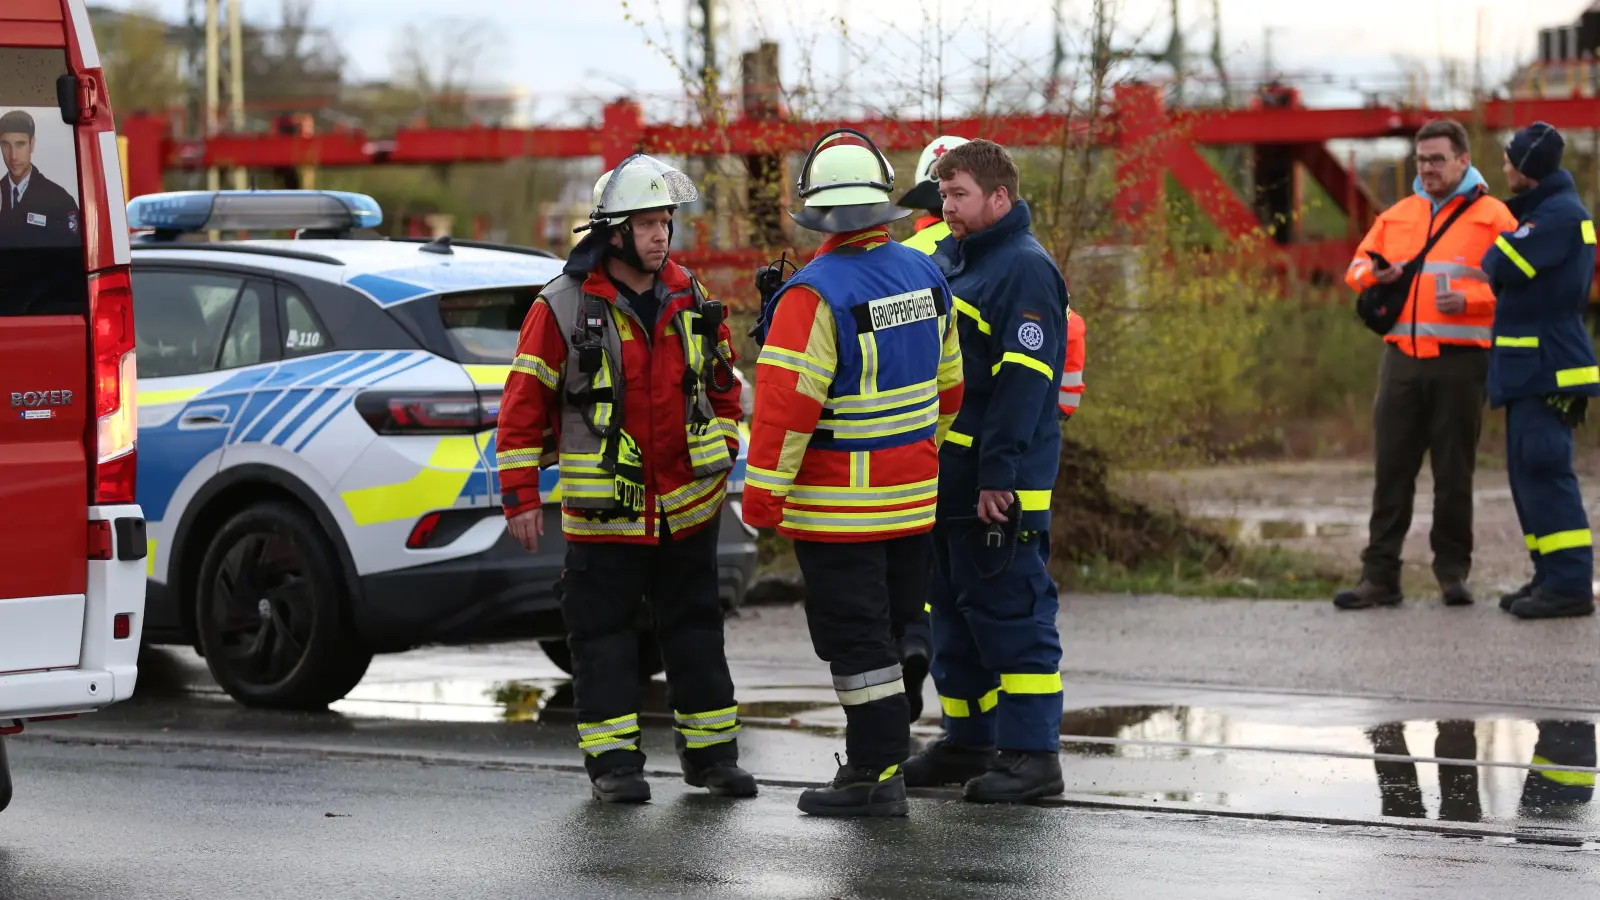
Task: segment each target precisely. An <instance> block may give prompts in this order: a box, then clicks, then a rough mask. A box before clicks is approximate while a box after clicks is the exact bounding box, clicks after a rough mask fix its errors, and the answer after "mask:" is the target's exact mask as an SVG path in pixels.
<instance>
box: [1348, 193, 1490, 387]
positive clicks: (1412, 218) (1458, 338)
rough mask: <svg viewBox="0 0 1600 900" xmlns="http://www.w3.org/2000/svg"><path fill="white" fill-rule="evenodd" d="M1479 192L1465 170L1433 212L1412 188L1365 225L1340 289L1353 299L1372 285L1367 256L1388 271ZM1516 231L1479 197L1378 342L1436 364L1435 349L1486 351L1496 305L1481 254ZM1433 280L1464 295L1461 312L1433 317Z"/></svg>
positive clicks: (1427, 263)
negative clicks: (1504, 234) (1352, 291)
mask: <svg viewBox="0 0 1600 900" xmlns="http://www.w3.org/2000/svg"><path fill="white" fill-rule="evenodd" d="M1482 187H1483V176H1482V175H1480V174H1479V173H1478V171H1477V170H1476V169H1468V170H1467V175H1466V177H1464V178H1463V179H1462V181H1461V185H1460V186H1459V187H1458V188H1457V189H1456V191H1455V193H1454V194H1452V195H1451V196H1450V198H1449V199H1448V200H1446V201H1445V202H1444V203H1442V204H1437V203H1435V201H1434V200H1433V199H1432V198H1431V197H1429V196H1428V195H1427V194H1426V193H1424V192H1423V191H1422V188H1421V183H1420V181H1419V182H1418V183H1417V186H1416V193H1414V194H1412V195H1411V196H1409V197H1406V198H1405V199H1404V200H1401V201H1400V202H1399V203H1396V204H1395V205H1393V206H1391V207H1389V208H1388V209H1386V210H1384V211H1383V213H1382V214H1381V215H1379V216H1378V219H1377V221H1376V222H1373V223H1372V230H1370V231H1368V232H1367V236H1366V237H1365V238H1364V239H1362V241H1361V245H1360V247H1358V248H1357V249H1356V255H1355V259H1354V260H1352V261H1351V263H1350V268H1349V269H1348V270H1346V272H1345V276H1344V280H1345V283H1346V284H1348V285H1350V287H1351V288H1353V289H1355V290H1356V291H1362V290H1365V289H1366V288H1369V287H1372V286H1373V285H1375V284H1377V283H1378V280H1377V278H1376V277H1375V276H1374V275H1373V274H1372V272H1373V264H1372V259H1371V258H1370V257H1369V256H1367V251H1369V250H1375V251H1377V252H1378V253H1379V254H1380V255H1382V256H1383V257H1384V259H1386V260H1388V261H1389V262H1390V263H1391V264H1393V265H1400V264H1402V263H1404V262H1406V261H1408V260H1410V259H1413V258H1415V257H1416V255H1417V253H1419V252H1420V251H1421V250H1422V247H1423V245H1425V244H1426V243H1427V242H1428V240H1429V238H1431V237H1432V236H1433V234H1434V233H1435V229H1437V228H1438V227H1439V226H1441V225H1443V224H1444V222H1445V220H1446V219H1448V218H1450V215H1451V213H1454V212H1455V211H1456V208H1457V207H1459V206H1460V205H1461V204H1463V203H1465V202H1466V198H1467V196H1468V194H1469V193H1470V192H1472V191H1475V190H1479V189H1481V188H1482ZM1516 227H1517V219H1516V217H1515V216H1513V215H1512V214H1511V211H1510V210H1509V209H1507V208H1506V205H1505V204H1504V203H1502V202H1500V201H1499V200H1497V199H1495V198H1494V197H1489V196H1485V197H1480V198H1479V199H1478V201H1477V202H1476V203H1474V204H1473V205H1472V207H1471V208H1469V209H1468V210H1467V211H1466V212H1465V213H1463V214H1462V215H1461V218H1459V219H1457V220H1456V221H1455V224H1453V225H1451V226H1450V230H1449V231H1447V232H1445V234H1444V236H1443V237H1440V238H1439V241H1438V243H1436V244H1434V245H1433V249H1432V250H1429V251H1428V258H1427V259H1426V260H1424V261H1423V266H1422V270H1421V272H1419V273H1418V274H1417V278H1416V280H1415V281H1414V282H1413V283H1412V287H1411V294H1410V296H1409V297H1407V298H1406V305H1405V308H1404V309H1402V310H1401V311H1400V318H1399V319H1398V320H1397V321H1396V322H1395V324H1394V327H1393V328H1391V329H1390V330H1389V333H1388V334H1387V335H1385V336H1384V340H1385V341H1387V342H1388V343H1391V344H1394V345H1395V346H1396V347H1397V348H1399V349H1400V351H1401V352H1403V353H1405V354H1406V355H1408V356H1413V357H1417V358H1419V359H1427V358H1431V357H1435V356H1438V355H1439V348H1440V346H1441V345H1453V346H1466V347H1482V348H1484V349H1488V348H1489V344H1490V340H1491V338H1492V337H1493V330H1494V302H1495V301H1494V291H1493V290H1491V289H1490V287H1489V277H1488V276H1487V275H1485V274H1484V272H1483V269H1482V268H1481V263H1482V261H1483V254H1484V253H1485V252H1487V251H1488V249H1489V248H1490V247H1492V246H1494V242H1495V238H1498V237H1499V236H1500V234H1501V232H1505V231H1511V230H1513V229H1515V228H1516ZM1439 276H1445V277H1447V278H1448V279H1449V286H1450V289H1451V290H1454V291H1458V292H1460V293H1462V294H1464V295H1466V298H1467V308H1466V309H1465V310H1463V311H1462V312H1460V313H1457V314H1454V315H1447V314H1445V313H1442V312H1440V311H1439V307H1438V303H1437V293H1438V291H1437V287H1436V279H1437V278H1438V277H1439Z"/></svg>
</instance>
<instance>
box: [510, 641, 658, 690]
mask: <svg viewBox="0 0 1600 900" xmlns="http://www.w3.org/2000/svg"><path fill="white" fill-rule="evenodd" d="M639 638H640V644H639V680H640V681H645V680H648V679H650V678H654V677H655V676H656V675H658V674H660V673H661V671H662V669H663V668H664V666H662V664H661V647H660V646H659V645H658V644H657V643H656V637H655V633H654V632H649V631H646V632H643V633H642V634H640V635H639ZM539 648H540V649H541V650H543V651H544V655H545V656H548V657H550V661H551V662H553V663H555V665H556V668H558V669H560V670H561V671H563V672H565V673H567V674H568V675H571V674H572V648H570V647H568V646H567V640H566V638H549V639H547V640H543V641H540V642H539Z"/></svg>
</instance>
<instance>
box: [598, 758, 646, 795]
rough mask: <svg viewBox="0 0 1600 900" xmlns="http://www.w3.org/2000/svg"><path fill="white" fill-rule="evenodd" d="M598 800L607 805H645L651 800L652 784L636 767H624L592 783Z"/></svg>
mask: <svg viewBox="0 0 1600 900" xmlns="http://www.w3.org/2000/svg"><path fill="white" fill-rule="evenodd" d="M590 787H591V790H592V791H593V793H594V797H595V799H596V800H604V801H605V802H607V803H645V802H648V801H649V800H650V782H648V781H645V780H644V771H643V770H641V769H639V768H638V767H636V766H622V767H620V768H616V769H612V770H611V771H609V772H602V773H600V774H599V775H596V776H595V777H594V780H593V781H592V782H590Z"/></svg>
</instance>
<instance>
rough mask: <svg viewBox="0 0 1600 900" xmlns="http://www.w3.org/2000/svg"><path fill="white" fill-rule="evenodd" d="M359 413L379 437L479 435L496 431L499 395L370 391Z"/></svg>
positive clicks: (360, 403) (364, 395) (359, 401)
mask: <svg viewBox="0 0 1600 900" xmlns="http://www.w3.org/2000/svg"><path fill="white" fill-rule="evenodd" d="M355 406H356V411H357V412H358V413H360V414H361V418H363V419H365V420H366V422H367V424H368V425H370V426H371V427H372V430H373V431H375V432H377V433H378V434H477V433H478V432H480V431H486V430H488V429H490V428H493V427H495V420H496V418H497V417H498V415H499V413H500V397H499V395H498V394H494V395H487V396H486V395H483V394H479V393H477V392H476V391H434V392H415V391H367V392H365V393H362V394H360V395H359V396H357V397H356V403H355Z"/></svg>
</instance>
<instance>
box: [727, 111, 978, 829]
mask: <svg viewBox="0 0 1600 900" xmlns="http://www.w3.org/2000/svg"><path fill="white" fill-rule="evenodd" d="M893 187H894V170H893V168H892V167H891V166H890V165H889V162H888V160H887V159H885V158H884V156H883V154H882V153H881V152H879V150H878V148H877V147H876V146H875V145H874V144H873V143H872V141H871V140H870V139H868V138H867V137H866V136H865V135H863V134H861V133H860V132H857V131H854V130H851V129H838V130H835V131H832V132H829V133H828V134H826V135H824V136H823V137H822V138H821V139H820V140H819V141H818V142H817V143H816V145H815V146H813V147H812V149H811V153H810V154H809V155H808V156H807V158H806V161H805V165H804V166H803V168H802V170H801V173H800V179H799V196H800V198H801V199H802V200H803V201H804V202H805V206H804V208H803V209H801V210H800V211H799V212H795V213H791V215H792V217H793V218H794V220H795V221H796V222H797V223H799V224H800V225H801V226H802V227H804V228H807V229H809V230H812V231H816V232H820V233H822V234H824V235H826V238H825V239H824V241H823V243H822V246H821V249H820V251H819V252H818V253H817V255H816V256H815V258H813V259H812V260H811V262H809V263H807V264H806V265H805V266H804V267H802V268H801V269H799V270H798V271H797V272H795V273H794V274H793V275H792V276H790V277H789V279H788V280H787V281H786V282H783V283H782V284H781V286H774V285H772V284H771V283H766V284H765V285H764V286H762V293H763V302H762V312H761V317H760V319H759V320H758V322H757V324H756V327H755V329H754V330H753V332H752V336H753V337H755V338H756V340H757V342H758V343H760V344H761V345H762V349H761V353H760V356H759V357H758V358H757V360H756V395H755V411H754V413H753V414H752V416H751V427H750V449H749V456H748V459H747V465H746V470H745V471H746V474H745V490H744V519H745V523H746V524H748V525H751V526H752V527H756V528H776V529H777V531H778V533H779V534H782V535H785V536H787V537H789V538H792V539H793V540H794V548H795V557H796V559H797V561H798V562H799V564H800V570H801V573H802V574H803V575H804V577H805V583H806V600H805V610H806V622H807V624H808V626H809V628H810V632H811V641H812V645H813V647H814V648H815V649H816V652H817V656H818V657H819V658H821V659H823V660H824V661H826V662H827V663H828V667H829V670H830V672H831V673H832V676H833V686H834V690H835V692H836V693H837V694H838V697H839V702H840V704H841V705H842V706H843V707H844V713H845V723H846V726H845V751H846V758H845V759H844V760H842V761H841V763H840V766H839V769H838V771H837V773H836V774H835V776H834V778H833V780H832V782H831V783H830V784H828V785H826V786H824V787H818V788H812V789H810V790H807V791H805V792H804V793H802V794H801V795H800V802H799V807H800V809H801V810H802V811H803V812H806V813H808V814H811V815H819V816H903V815H906V814H907V801H906V789H905V780H904V778H903V777H902V776H901V775H900V772H899V767H900V764H901V763H902V762H903V761H904V760H905V758H906V757H907V755H909V753H910V737H911V733H910V716H909V712H908V701H907V697H906V693H905V682H904V678H903V668H902V665H901V657H900V654H899V651H898V648H897V646H896V638H897V630H898V629H897V625H901V624H903V623H904V622H906V621H907V620H908V619H909V618H910V616H911V615H913V614H914V613H915V612H916V611H917V610H919V609H920V608H921V606H922V604H923V602H924V601H925V599H926V597H927V591H928V573H929V571H930V569H931V567H932V566H931V561H930V560H929V559H928V557H927V543H926V535H927V532H928V530H929V529H930V528H932V527H933V521H934V511H935V508H936V504H937V500H938V485H939V482H938V478H939V451H938V444H939V441H940V439H941V438H942V437H943V435H944V433H945V431H946V429H947V428H948V427H949V425H950V422H951V421H952V420H953V419H954V417H955V413H956V410H957V409H958V408H959V407H960V403H961V391H962V387H961V383H962V377H961V350H960V344H959V339H958V336H957V334H956V329H955V323H954V321H953V320H954V315H953V313H952V311H951V305H950V303H951V301H950V287H949V285H948V284H947V283H946V281H945V279H944V276H943V275H941V274H940V273H939V269H938V267H937V266H935V265H934V263H933V262H932V260H930V259H929V257H928V256H927V255H926V254H924V253H920V252H918V251H916V250H913V249H911V248H908V247H905V246H903V245H901V244H899V243H896V242H895V241H894V240H893V239H891V238H890V236H889V232H888V229H887V228H885V227H884V226H885V225H887V224H888V223H889V222H892V221H895V220H897V219H900V218H903V217H904V216H906V215H907V214H908V213H907V211H906V210H902V209H898V208H896V207H895V205H894V204H893V202H891V200H890V191H891V190H892V189H893ZM758 285H763V283H762V282H761V281H760V280H759V279H758ZM769 291H770V292H769Z"/></svg>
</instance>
